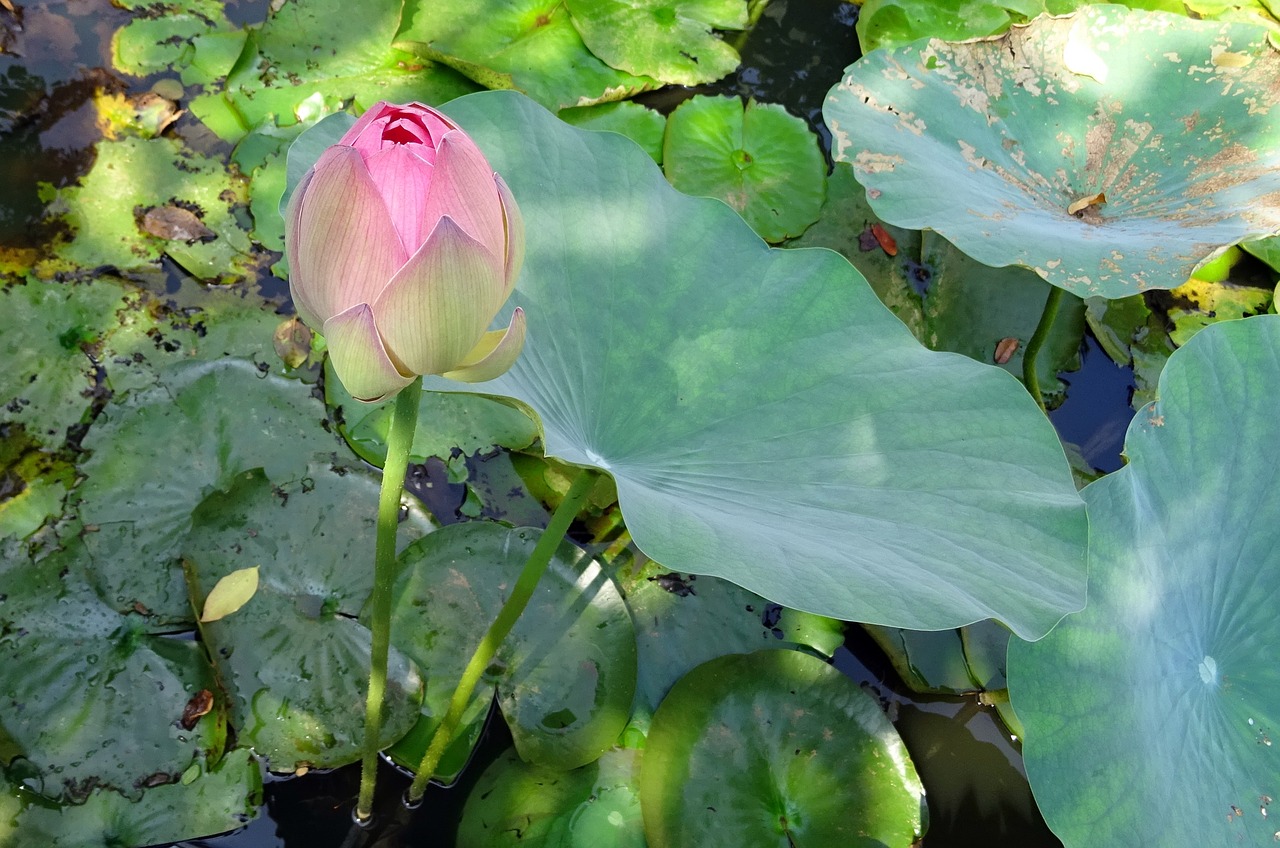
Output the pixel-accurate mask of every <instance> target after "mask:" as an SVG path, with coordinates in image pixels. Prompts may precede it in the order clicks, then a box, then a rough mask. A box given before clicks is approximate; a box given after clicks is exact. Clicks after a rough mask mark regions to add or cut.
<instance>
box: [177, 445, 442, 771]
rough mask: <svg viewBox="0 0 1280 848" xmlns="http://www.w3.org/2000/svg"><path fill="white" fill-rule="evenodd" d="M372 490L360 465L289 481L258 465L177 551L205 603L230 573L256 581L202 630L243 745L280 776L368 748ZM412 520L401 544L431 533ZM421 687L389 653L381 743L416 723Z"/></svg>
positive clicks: (218, 497)
mask: <svg viewBox="0 0 1280 848" xmlns="http://www.w3.org/2000/svg"><path fill="white" fill-rule="evenodd" d="M378 489H379V480H378V479H377V478H376V477H375V476H374V475H372V474H369V473H367V472H364V471H362V470H358V469H354V468H344V467H336V468H334V467H331V466H329V465H319V466H318V465H313V466H311V467H310V468H309V469H308V470H307V474H306V476H304V477H302V478H301V479H300V480H299V481H297V482H293V483H289V484H285V485H272V483H271V482H270V481H268V480H267V478H266V477H265V476H264V475H263V474H262V472H261V471H251V472H248V473H246V474H242V475H240V476H239V477H237V478H236V479H235V480H234V481H233V482H232V485H231V486H230V488H229V489H227V490H226V491H225V492H215V493H214V494H212V495H210V496H209V497H208V498H206V499H205V500H204V501H203V502H202V503H201V504H200V506H199V508H198V509H196V511H195V512H194V514H193V515H192V517H191V524H192V529H191V533H190V534H189V535H188V536H187V538H186V540H185V541H184V542H183V546H182V550H183V554H182V556H183V566H184V571H185V572H186V575H187V579H188V581H189V582H190V584H191V593H192V599H193V604H194V605H195V606H196V608H197V609H202V608H205V607H207V605H208V603H209V601H210V599H211V598H212V591H211V590H212V589H213V587H214V586H215V585H218V584H219V583H220V582H221V581H222V579H223V578H224V577H225V576H227V575H228V574H230V573H233V572H236V571H240V570H241V569H252V568H257V570H258V574H259V575H260V577H259V585H258V587H257V591H256V592H255V593H254V594H253V596H252V597H250V598H248V599H247V600H246V601H245V602H244V604H243V606H241V607H240V608H238V609H237V610H236V611H235V612H233V613H231V614H229V615H227V616H226V617H224V618H222V619H221V620H218V621H213V622H206V623H203V624H202V625H201V632H202V633H203V634H204V638H205V641H206V643H207V644H208V645H209V651H210V655H211V656H212V657H213V658H214V663H215V665H216V667H217V669H218V677H219V680H221V681H222V682H223V685H224V686H225V687H226V690H227V692H228V695H229V696H230V698H231V701H232V703H231V722H232V724H233V725H234V726H235V728H236V734H237V739H238V740H239V742H240V743H241V744H243V745H248V746H251V747H252V748H253V749H254V751H255V752H257V754H258V755H259V756H260V757H262V758H263V759H265V760H266V761H267V764H268V766H269V767H270V768H271V769H272V770H273V771H284V772H292V771H294V770H296V769H298V768H299V767H302V766H309V767H319V768H330V767H334V766H340V765H345V764H346V763H350V762H354V761H355V760H357V759H358V758H359V756H360V750H361V744H362V743H363V739H364V710H363V709H362V707H363V704H364V697H365V687H366V686H367V685H368V670H369V645H370V633H369V631H368V630H367V629H366V628H365V627H364V625H362V624H361V623H360V622H358V621H357V620H356V617H357V616H358V615H359V612H360V609H361V607H362V606H363V605H364V603H365V600H366V599H367V598H368V596H369V593H370V591H371V590H372V588H373V549H374V535H375V529H376V516H377V508H378ZM362 505H363V506H362ZM410 516H411V518H410V520H409V521H408V522H405V524H407V529H408V531H409V532H407V533H406V532H405V529H406V528H405V527H402V528H401V532H400V537H401V539H403V540H406V541H407V540H408V539H412V538H414V537H418V536H421V535H423V534H425V533H426V532H427V531H429V530H430V528H431V522H430V520H429V519H427V518H426V516H425V515H424V514H423V512H422V511H421V510H420V509H417V510H411V511H410ZM206 595H208V596H209V597H206ZM422 687H423V682H422V679H421V678H420V677H419V676H418V672H417V670H416V669H415V668H413V666H412V664H411V663H410V662H409V661H408V660H407V659H406V658H405V657H404V655H403V654H401V653H400V652H399V651H395V650H393V651H392V652H391V660H390V668H389V671H388V674H387V694H386V697H385V699H384V701H383V727H382V733H383V736H382V745H383V746H387V745H390V744H391V743H393V742H395V741H396V740H397V739H399V738H400V737H401V736H403V735H404V734H405V733H407V732H408V731H409V729H410V728H411V727H412V726H413V723H414V721H415V720H416V719H417V716H418V704H419V702H420V699H421V697H422Z"/></svg>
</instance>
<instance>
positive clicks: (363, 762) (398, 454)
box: [356, 377, 422, 822]
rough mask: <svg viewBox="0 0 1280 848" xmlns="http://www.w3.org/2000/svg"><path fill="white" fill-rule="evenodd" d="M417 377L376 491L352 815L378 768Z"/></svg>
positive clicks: (399, 405)
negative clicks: (365, 683)
mask: <svg viewBox="0 0 1280 848" xmlns="http://www.w3.org/2000/svg"><path fill="white" fill-rule="evenodd" d="M421 395H422V378H421V377H419V378H418V379H416V380H414V381H413V382H412V383H410V384H409V385H408V386H406V387H404V388H403V389H401V390H400V394H398V395H396V406H395V412H394V413H393V415H392V418H391V433H390V434H389V435H388V436H387V459H386V461H385V462H384V463H383V464H382V491H381V493H380V494H379V495H378V537H377V542H376V547H375V549H374V561H373V594H372V595H371V596H370V600H371V601H372V603H373V609H372V614H373V615H372V619H373V623H372V631H373V640H372V645H371V647H370V655H371V656H370V658H369V693H368V697H367V698H366V700H365V705H364V747H363V751H362V756H361V759H360V796H359V799H358V800H357V802H356V819H357V820H358V821H362V822H363V821H368V819H369V818H370V816H372V815H373V787H374V781H375V780H376V779H377V771H378V751H379V749H380V746H379V745H378V739H379V737H380V736H381V735H382V700H383V696H384V694H385V693H386V691H387V654H388V653H389V651H390V649H391V589H392V586H393V584H394V583H395V577H396V528H397V527H398V525H399V523H400V495H401V493H402V492H403V491H404V475H405V472H406V471H407V470H408V469H409V448H410V446H411V445H412V444H413V431H414V430H415V429H416V428H417V426H418V399H419V397H420V396H421Z"/></svg>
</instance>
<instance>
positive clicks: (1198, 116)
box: [824, 5, 1280, 297]
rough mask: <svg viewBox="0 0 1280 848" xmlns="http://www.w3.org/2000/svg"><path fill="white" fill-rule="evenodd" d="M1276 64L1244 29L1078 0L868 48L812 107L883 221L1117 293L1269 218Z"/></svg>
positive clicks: (1157, 280)
mask: <svg viewBox="0 0 1280 848" xmlns="http://www.w3.org/2000/svg"><path fill="white" fill-rule="evenodd" d="M1277 80H1280V52H1278V51H1277V50H1276V49H1275V48H1274V47H1273V46H1272V45H1271V44H1270V42H1269V41H1268V37H1267V30H1266V29H1264V28H1262V27H1259V26H1253V25H1250V24H1240V23H1222V22H1213V21H1193V20H1189V19H1187V18H1184V17H1181V16H1177V15H1170V14H1165V13H1161V12H1139V11H1131V10H1128V9H1125V8H1123V7H1119V6H1110V5H1103V6H1088V7H1085V8H1084V9H1082V10H1081V11H1079V12H1077V13H1075V14H1074V15H1070V16H1066V17H1061V18H1043V17H1042V18H1039V19H1037V20H1035V21H1033V22H1032V23H1030V24H1026V25H1023V26H1014V27H1013V28H1012V29H1010V31H1009V32H1008V33H1007V34H1005V35H1003V36H999V37H997V38H991V39H986V40H979V41H972V42H961V43H956V44H953V43H948V42H943V41H937V40H929V41H924V40H921V41H918V42H914V43H912V44H909V45H907V46H905V47H901V48H898V49H895V50H883V51H875V52H873V53H871V54H869V55H867V56H865V57H863V59H861V60H860V61H859V62H857V63H855V64H854V65H852V66H850V67H849V68H848V69H847V70H846V72H845V78H844V80H843V81H842V82H840V83H839V84H838V85H837V86H835V87H834V88H833V89H832V91H831V94H830V95H829V96H828V100H827V105H826V107H825V108H824V116H825V118H826V121H827V124H828V126H829V127H830V128H831V131H832V135H833V137H834V155H835V156H836V158H838V159H842V160H846V161H849V162H852V163H853V166H854V171H855V174H856V175H857V177H858V180H859V181H860V182H861V183H862V184H863V186H864V187H865V188H866V189H867V197H868V199H869V200H870V202H871V206H872V208H873V209H875V211H876V214H878V215H879V216H880V217H882V218H883V219H884V220H886V221H889V222H891V223H893V224H897V225H899V226H903V227H910V228H913V229H923V228H930V229H934V230H936V231H937V232H939V233H941V234H942V235H943V236H945V237H946V238H947V239H948V240H950V241H952V242H953V243H955V244H956V246H958V247H959V248H960V249H961V250H963V251H964V252H965V253H967V254H969V255H970V256H972V257H973V258H975V259H977V260H978V261H980V262H983V263H984V264H987V265H992V266H996V267H1000V266H1005V265H1024V266H1026V267H1029V268H1033V269H1034V270H1035V272H1036V273H1037V274H1039V275H1040V276H1041V277H1043V278H1044V279H1046V280H1048V281H1049V282H1051V283H1052V284H1054V285H1055V286H1059V287H1061V288H1064V289H1067V290H1068V291H1072V292H1075V293H1076V294H1079V295H1081V296H1088V295H1102V296H1104V297H1122V296H1124V295H1126V294H1132V293H1133V292H1136V291H1140V290H1143V289H1149V288H1173V287H1175V286H1177V285H1180V284H1181V283H1182V282H1183V281H1185V280H1186V279H1187V278H1188V277H1190V276H1191V272H1192V271H1193V270H1194V269H1195V268H1196V266H1197V265H1199V264H1201V263H1202V262H1205V261H1206V260H1209V259H1212V258H1213V257H1214V256H1216V255H1217V254H1218V253H1220V252H1221V251H1223V250H1225V249H1226V248H1227V247H1228V246H1230V245H1231V244H1233V243H1234V242H1237V241H1240V240H1242V239H1247V238H1255V237H1259V236H1264V235H1269V234H1271V233H1273V232H1275V231H1277V230H1280V122H1277V121H1276V119H1275V112H1274V108H1275V107H1276V105H1277V103H1280V96H1278V89H1277V84H1278V83H1277Z"/></svg>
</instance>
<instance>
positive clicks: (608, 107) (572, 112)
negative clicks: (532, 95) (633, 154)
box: [556, 100, 667, 165]
mask: <svg viewBox="0 0 1280 848" xmlns="http://www.w3.org/2000/svg"><path fill="white" fill-rule="evenodd" d="M556 114H557V115H559V116H560V120H562V121H566V122H567V123H570V124H573V125H574V126H575V127H582V128H583V129H584V130H603V131H606V132H616V133H621V134H622V135H625V136H626V137H627V138H629V139H631V140H632V141H634V142H635V143H636V144H638V145H640V146H641V147H643V148H644V149H645V152H646V153H648V154H649V157H650V158H651V159H653V161H655V162H657V163H658V164H659V165H661V164H662V136H663V134H664V133H665V132H666V129H667V119H666V118H665V117H663V115H662V113H661V112H658V111H655V110H653V109H650V108H648V107H647V106H641V105H640V104H639V103H636V102H635V101H634V100H620V101H615V102H613V103H597V104H594V105H592V106H574V107H571V108H568V109H561V110H560V111H559V112H557V113H556Z"/></svg>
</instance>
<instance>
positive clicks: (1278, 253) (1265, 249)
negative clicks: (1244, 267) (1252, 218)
mask: <svg viewBox="0 0 1280 848" xmlns="http://www.w3.org/2000/svg"><path fill="white" fill-rule="evenodd" d="M1240 246H1241V247H1243V248H1244V249H1245V250H1246V251H1248V252H1249V253H1252V254H1253V255H1254V256H1256V257H1258V258H1259V259H1261V260H1262V261H1263V262H1265V263H1266V264H1267V265H1269V266H1271V269H1272V270H1274V271H1280V236H1270V237H1268V238H1264V239H1257V240H1255V241H1247V242H1245V243H1244V244H1242V245H1240Z"/></svg>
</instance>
